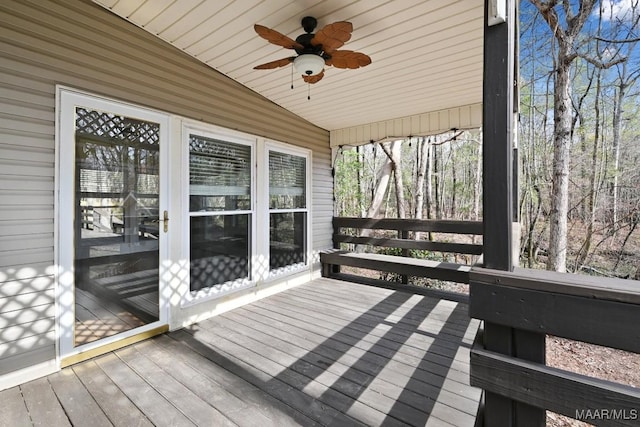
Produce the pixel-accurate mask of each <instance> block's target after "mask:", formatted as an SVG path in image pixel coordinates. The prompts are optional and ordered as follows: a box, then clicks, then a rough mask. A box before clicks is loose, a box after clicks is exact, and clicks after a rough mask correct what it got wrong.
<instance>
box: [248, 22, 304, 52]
mask: <svg viewBox="0 0 640 427" xmlns="http://www.w3.org/2000/svg"><path fill="white" fill-rule="evenodd" d="M253 29H254V30H256V33H258V35H259V36H260V37H262V38H263V39H265V40H266V41H268V42H269V43H273V44H275V45H278V46H282V47H284V48H287V49H304V46H302V45H301V44H300V43H298V42H297V41H295V40H293V39H291V38H289V37H287V36H285V35H284V34H282V33H279V32H277V31H276V30H272V29H271V28H267V27H265V26H262V25H258V24H256V25H254V26H253Z"/></svg>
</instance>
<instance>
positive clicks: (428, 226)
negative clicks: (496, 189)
mask: <svg viewBox="0 0 640 427" xmlns="http://www.w3.org/2000/svg"><path fill="white" fill-rule="evenodd" d="M343 229H356V230H366V229H369V230H388V231H394V232H397V233H398V237H396V238H380V237H370V236H355V235H353V234H349V233H345V232H343ZM482 230H483V229H482V221H457V220H430V219H402V218H353V217H334V218H333V243H334V247H336V248H339V245H340V243H353V244H357V245H370V246H379V247H386V248H399V249H417V250H428V251H436V252H451V253H460V254H468V255H481V254H482V244H475V243H456V242H442V241H431V240H414V239H411V238H409V233H410V232H428V233H447V234H457V235H465V234H469V235H475V236H482V233H483V231H482Z"/></svg>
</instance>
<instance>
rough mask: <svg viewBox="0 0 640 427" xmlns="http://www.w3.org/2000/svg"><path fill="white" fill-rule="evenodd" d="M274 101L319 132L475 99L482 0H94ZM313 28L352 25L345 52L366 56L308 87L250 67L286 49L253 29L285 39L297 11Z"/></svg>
mask: <svg viewBox="0 0 640 427" xmlns="http://www.w3.org/2000/svg"><path fill="white" fill-rule="evenodd" d="M94 1H95V2H96V3H98V4H100V5H102V6H104V7H105V8H107V9H109V10H111V11H112V12H113V13H115V14H117V15H119V16H121V17H123V18H125V19H127V20H129V21H131V22H132V23H134V24H136V25H138V26H140V27H142V28H144V29H145V30H147V31H149V32H151V33H153V34H154V35H156V36H158V37H160V38H162V39H163V40H166V41H168V42H169V43H171V44H172V45H174V46H176V47H178V48H179V49H181V50H183V51H184V52H186V53H188V54H190V55H192V56H194V57H196V58H197V59H199V60H201V61H202V62H204V63H206V64H207V65H209V66H211V67H212V68H214V69H216V70H218V71H219V72H221V73H223V74H225V75H227V76H229V77H231V78H232V79H235V80H237V81H238V82H240V83H241V84H243V85H245V86H247V87H249V88H251V89H253V90H254V91H256V92H258V93H260V94H261V95H263V96H265V97H266V98H268V99H270V100H271V101H273V102H274V103H276V104H279V105H281V106H282V107H284V108H286V109H288V110H289V111H291V112H293V113H295V114H297V115H299V116H301V117H303V118H305V119H307V120H309V121H310V122H312V123H314V124H316V125H318V126H320V127H322V128H324V129H327V130H337V129H343V128H347V127H352V126H357V125H363V124H368V123H373V122H379V121H384V120H389V119H394V118H401V117H406V116H413V115H417V114H423V113H428V112H433V111H437V110H443V109H447V108H453V107H458V106H463V105H470V104H477V103H479V102H481V100H482V43H483V38H482V22H483V3H484V2H483V0H426V1H425V0H360V1H344V0H269V1H264V0H179V1H177V0H94ZM307 15H310V16H314V17H316V18H317V19H318V29H319V28H321V27H323V26H324V25H326V24H330V23H333V22H335V21H350V22H352V23H353V27H354V31H353V36H352V38H351V40H349V41H348V42H347V43H346V44H345V46H344V47H343V49H349V50H356V51H360V52H364V53H366V54H368V55H369V56H370V57H371V59H372V64H371V65H369V66H367V67H365V68H361V69H358V70H341V69H337V68H333V67H329V68H328V69H327V70H326V72H325V77H324V79H323V80H322V81H320V82H318V83H317V84H315V85H312V86H311V100H307V85H306V84H305V83H304V82H303V81H302V79H301V78H300V76H297V75H296V76H294V87H295V88H294V90H291V89H290V85H291V67H289V66H287V67H283V68H279V69H275V70H253V67H254V66H255V65H258V64H261V63H264V62H268V61H272V60H276V59H280V58H284V57H287V56H291V55H292V53H294V52H293V51H290V50H287V49H283V48H281V47H278V46H274V45H272V44H269V43H268V42H267V41H265V40H264V39H262V38H260V37H258V35H257V34H256V33H255V32H254V30H253V25H254V24H256V23H259V24H261V25H264V26H267V27H269V28H273V29H275V30H277V31H279V32H281V33H283V34H285V35H287V36H289V37H291V38H293V39H295V37H297V36H298V35H299V34H301V33H303V30H302V28H301V26H300V20H301V18H302V17H304V16H307Z"/></svg>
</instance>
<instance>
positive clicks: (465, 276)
mask: <svg viewBox="0 0 640 427" xmlns="http://www.w3.org/2000/svg"><path fill="white" fill-rule="evenodd" d="M333 229H334V233H333V246H334V250H332V251H323V252H322V253H321V254H320V261H321V263H322V274H323V275H324V276H325V277H334V278H339V279H342V280H351V281H358V282H366V283H368V284H375V285H378V286H385V287H390V288H394V289H395V288H396V287H397V285H395V284H394V283H395V282H392V281H389V280H383V279H386V278H381V279H371V278H370V277H365V276H364V275H362V276H361V275H358V274H347V273H341V271H340V269H341V266H349V267H355V268H361V269H365V270H373V271H380V272H386V273H395V274H397V275H399V276H400V279H401V282H402V285H401V286H402V287H404V288H405V289H406V285H409V286H411V285H410V280H409V278H411V277H413V278H428V279H435V280H442V281H448V282H458V283H468V282H469V271H470V270H471V265H472V264H473V263H476V262H478V260H479V258H480V256H481V255H482V243H480V242H481V240H482V235H483V224H482V222H481V221H456V220H429V219H399V218H352V217H334V218H333ZM415 233H432V234H430V235H429V236H425V237H427V238H417V236H416V234H415ZM443 234H444V235H445V236H443ZM461 235H462V236H467V237H466V239H467V242H464V241H462V242H461V241H460V240H463V239H460V238H457V237H456V236H461ZM476 237H480V238H479V239H477V240H479V241H480V242H478V243H476ZM469 241H470V242H471V243H468V242H469ZM345 243H346V244H352V245H353V246H345V245H344V244H345ZM362 246H369V247H381V248H395V249H399V250H398V251H382V253H380V252H377V253H376V252H373V253H365V252H363V251H361V250H359V249H361V248H362ZM412 249H413V250H422V251H429V252H439V253H443V254H456V256H457V255H463V256H464V260H463V261H462V263H459V261H460V258H458V257H456V258H455V259H454V260H453V261H456V262H449V261H451V259H449V257H448V256H446V255H445V256H444V257H443V258H444V259H442V260H441V259H440V256H438V257H437V259H426V258H423V256H422V255H423V254H420V255H418V256H415V254H414V253H412V251H411V250H412ZM414 256H415V257H414ZM411 290H412V291H413V292H416V293H424V294H426V293H429V292H430V291H431V289H427V288H425V287H424V286H411ZM438 295H439V297H446V298H449V299H455V300H457V301H466V300H467V296H466V294H453V293H451V292H444V293H440V294H438Z"/></svg>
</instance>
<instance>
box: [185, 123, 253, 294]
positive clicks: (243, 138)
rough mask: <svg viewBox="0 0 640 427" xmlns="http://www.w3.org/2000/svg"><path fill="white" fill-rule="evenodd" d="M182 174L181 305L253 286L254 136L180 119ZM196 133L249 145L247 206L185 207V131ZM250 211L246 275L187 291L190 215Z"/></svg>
mask: <svg viewBox="0 0 640 427" xmlns="http://www.w3.org/2000/svg"><path fill="white" fill-rule="evenodd" d="M182 123H183V124H182V149H181V153H182V156H181V157H182V162H181V164H182V167H181V170H182V174H181V175H182V176H181V181H182V183H181V188H182V215H183V218H184V221H182V259H184V260H186V269H187V271H186V278H185V282H186V283H187V285H186V291H185V292H184V293H183V296H182V304H181V305H182V306H188V305H192V304H199V303H201V302H205V301H209V300H212V299H216V298H220V297H222V296H224V295H227V294H229V293H233V292H236V291H239V290H242V289H246V288H250V287H253V286H255V285H256V284H257V282H258V280H259V276H260V275H259V272H258V270H257V268H258V263H257V260H256V251H257V241H256V240H257V235H256V234H257V228H256V224H257V212H256V205H257V203H256V193H257V192H256V189H257V187H256V145H257V144H256V142H257V141H256V138H255V137H251V136H250V135H247V134H244V133H240V132H234V131H231V130H229V129H225V128H221V127H218V126H214V125H205V124H201V123H195V122H191V121H189V120H183V121H182ZM190 134H197V135H199V136H203V137H205V138H212V139H217V140H221V141H228V142H231V143H234V144H241V145H247V146H250V147H251V187H250V191H251V210H237V211H235V210H234V211H212V212H207V213H196V212H194V213H192V212H191V211H190V209H189V196H190V190H189V135H190ZM241 214H249V215H251V222H250V225H249V226H250V230H249V232H250V236H251V244H250V254H249V255H250V271H249V278H248V279H238V280H234V281H230V282H226V283H222V284H218V285H214V286H211V287H209V288H204V289H199V290H197V291H191V281H190V275H191V271H190V268H191V267H190V261H191V257H190V244H191V241H190V240H191V239H190V227H191V218H192V217H195V216H215V215H241Z"/></svg>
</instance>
